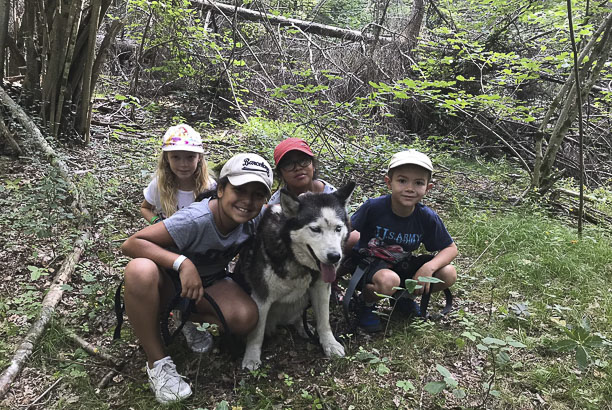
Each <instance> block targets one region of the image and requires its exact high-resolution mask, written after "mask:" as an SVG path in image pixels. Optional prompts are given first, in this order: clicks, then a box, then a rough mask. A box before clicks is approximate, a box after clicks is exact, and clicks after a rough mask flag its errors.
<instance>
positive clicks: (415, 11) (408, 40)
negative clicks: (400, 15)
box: [401, 0, 425, 52]
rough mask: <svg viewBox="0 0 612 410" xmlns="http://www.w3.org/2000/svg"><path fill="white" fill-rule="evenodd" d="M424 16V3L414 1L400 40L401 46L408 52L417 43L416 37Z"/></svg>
mask: <svg viewBox="0 0 612 410" xmlns="http://www.w3.org/2000/svg"><path fill="white" fill-rule="evenodd" d="M424 16H425V1H424V0H414V3H413V5H412V10H410V15H409V16H408V22H407V23H406V27H405V28H404V30H403V31H402V34H401V38H402V44H403V46H404V47H405V48H406V50H407V51H408V52H410V50H412V49H413V48H415V47H416V45H417V43H418V37H419V34H420V33H421V25H422V24H423V17H424Z"/></svg>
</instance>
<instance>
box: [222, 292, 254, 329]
mask: <svg viewBox="0 0 612 410" xmlns="http://www.w3.org/2000/svg"><path fill="white" fill-rule="evenodd" d="M231 314H232V317H231V319H230V322H231V324H230V325H229V326H230V328H231V331H232V333H234V334H236V335H248V334H249V333H250V332H251V331H252V330H253V329H255V326H256V325H257V321H258V320H259V312H258V310H257V305H256V304H255V302H253V300H252V299H250V298H248V300H240V303H236V304H234V306H233V308H232V312H231Z"/></svg>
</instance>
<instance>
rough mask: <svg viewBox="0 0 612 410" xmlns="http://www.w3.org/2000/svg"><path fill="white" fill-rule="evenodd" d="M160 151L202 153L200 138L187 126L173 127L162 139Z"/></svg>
mask: <svg viewBox="0 0 612 410" xmlns="http://www.w3.org/2000/svg"><path fill="white" fill-rule="evenodd" d="M162 151H191V152H198V153H200V154H202V153H204V147H203V145H202V137H200V134H199V133H198V132H197V131H196V130H194V129H193V128H191V127H190V126H189V125H187V124H179V125H174V126H172V127H170V128H168V131H166V133H165V134H164V137H163V138H162Z"/></svg>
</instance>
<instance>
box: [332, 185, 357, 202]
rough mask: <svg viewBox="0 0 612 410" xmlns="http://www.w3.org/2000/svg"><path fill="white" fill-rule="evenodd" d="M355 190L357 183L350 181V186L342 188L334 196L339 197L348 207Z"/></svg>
mask: <svg viewBox="0 0 612 410" xmlns="http://www.w3.org/2000/svg"><path fill="white" fill-rule="evenodd" d="M354 190H355V182H354V181H350V182H349V183H348V184H346V185H344V186H342V187H341V188H340V189H338V190H337V191H336V192H334V195H336V197H338V199H339V200H340V202H341V203H342V205H346V204H347V203H348V202H349V200H350V199H351V195H353V191H354Z"/></svg>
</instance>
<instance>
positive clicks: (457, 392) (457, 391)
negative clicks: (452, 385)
mask: <svg viewBox="0 0 612 410" xmlns="http://www.w3.org/2000/svg"><path fill="white" fill-rule="evenodd" d="M453 396H455V397H456V398H458V399H464V398H465V396H466V394H465V390H463V389H455V390H453Z"/></svg>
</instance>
